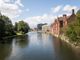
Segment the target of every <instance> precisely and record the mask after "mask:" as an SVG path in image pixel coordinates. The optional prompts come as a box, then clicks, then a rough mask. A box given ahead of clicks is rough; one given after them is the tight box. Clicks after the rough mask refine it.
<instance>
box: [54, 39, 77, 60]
mask: <svg viewBox="0 0 80 60" xmlns="http://www.w3.org/2000/svg"><path fill="white" fill-rule="evenodd" d="M55 40H56V41H53V44H54V45H55V46H54V49H55V57H56V58H55V60H59V59H60V60H76V57H75V54H74V51H73V50H72V48H71V46H69V44H66V43H65V42H62V41H61V40H60V39H56V38H55Z"/></svg>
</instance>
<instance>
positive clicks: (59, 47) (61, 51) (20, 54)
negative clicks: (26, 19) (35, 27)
mask: <svg viewBox="0 0 80 60" xmlns="http://www.w3.org/2000/svg"><path fill="white" fill-rule="evenodd" d="M79 54H80V53H79ZM76 58H77V57H76V56H75V52H74V51H73V49H72V48H71V47H70V46H69V45H68V44H66V43H65V42H62V41H61V40H60V39H57V38H55V37H53V36H51V35H49V34H45V33H40V32H39V33H37V32H30V33H28V35H25V36H17V37H15V38H14V39H13V41H12V43H7V44H0V60H80V59H76Z"/></svg>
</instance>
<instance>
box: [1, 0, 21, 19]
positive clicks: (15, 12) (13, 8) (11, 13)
mask: <svg viewBox="0 0 80 60" xmlns="http://www.w3.org/2000/svg"><path fill="white" fill-rule="evenodd" d="M11 1H12V0H0V11H1V13H2V14H4V15H7V16H8V17H10V18H11V19H13V18H15V17H18V16H19V15H20V14H21V12H22V10H21V7H20V6H18V5H17V4H15V2H16V1H18V0H16V1H14V3H10V2H11ZM7 2H8V3H7ZM19 2H20V1H19ZM20 4H21V3H20Z"/></svg>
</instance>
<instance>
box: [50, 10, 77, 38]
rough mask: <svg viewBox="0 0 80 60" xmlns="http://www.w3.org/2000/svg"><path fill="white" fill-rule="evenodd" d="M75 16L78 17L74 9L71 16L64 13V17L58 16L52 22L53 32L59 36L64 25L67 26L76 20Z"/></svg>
mask: <svg viewBox="0 0 80 60" xmlns="http://www.w3.org/2000/svg"><path fill="white" fill-rule="evenodd" d="M75 18H76V15H75V12H74V9H72V14H71V15H70V16H67V15H66V14H64V15H63V16H62V17H58V18H57V19H55V21H54V22H53V23H52V24H51V33H52V34H53V35H55V36H57V37H58V36H59V35H60V34H62V33H63V32H62V31H61V29H62V28H63V27H67V25H68V24H69V23H71V22H72V21H74V20H75Z"/></svg>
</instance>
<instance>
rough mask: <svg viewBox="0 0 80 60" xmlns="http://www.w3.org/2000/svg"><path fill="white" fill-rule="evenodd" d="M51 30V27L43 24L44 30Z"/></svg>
mask: <svg viewBox="0 0 80 60" xmlns="http://www.w3.org/2000/svg"><path fill="white" fill-rule="evenodd" d="M49 30H50V28H49V26H48V25H43V26H42V31H43V32H49Z"/></svg>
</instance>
